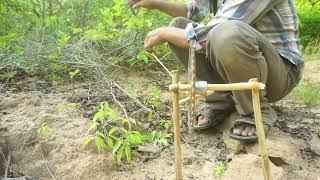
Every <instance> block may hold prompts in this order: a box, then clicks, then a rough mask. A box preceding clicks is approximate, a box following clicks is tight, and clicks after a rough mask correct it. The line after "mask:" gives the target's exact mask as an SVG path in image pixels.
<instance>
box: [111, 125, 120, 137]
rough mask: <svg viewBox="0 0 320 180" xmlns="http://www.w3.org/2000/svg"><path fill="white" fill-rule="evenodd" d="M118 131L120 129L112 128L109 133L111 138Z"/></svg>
mask: <svg viewBox="0 0 320 180" xmlns="http://www.w3.org/2000/svg"><path fill="white" fill-rule="evenodd" d="M116 130H118V128H116V127H113V128H111V129H110V131H109V136H111V135H112V134H113V133H114V132H115V131H116Z"/></svg>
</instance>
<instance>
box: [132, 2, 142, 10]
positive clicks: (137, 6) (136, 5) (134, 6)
mask: <svg viewBox="0 0 320 180" xmlns="http://www.w3.org/2000/svg"><path fill="white" fill-rule="evenodd" d="M143 2H144V1H142V2H138V3H135V4H134V5H133V6H132V9H137V8H140V7H143V6H144V3H143Z"/></svg>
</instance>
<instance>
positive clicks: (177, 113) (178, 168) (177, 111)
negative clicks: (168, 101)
mask: <svg viewBox="0 0 320 180" xmlns="http://www.w3.org/2000/svg"><path fill="white" fill-rule="evenodd" d="M172 75H173V77H172V82H173V84H177V83H178V82H179V71H172ZM173 121H174V122H173V128H174V145H175V165H176V167H175V168H176V180H182V164H181V146H180V144H181V142H180V134H181V132H180V107H179V91H177V90H176V91H173Z"/></svg>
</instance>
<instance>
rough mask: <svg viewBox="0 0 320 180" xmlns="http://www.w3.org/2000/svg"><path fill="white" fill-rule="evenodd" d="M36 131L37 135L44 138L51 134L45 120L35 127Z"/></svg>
mask: <svg viewBox="0 0 320 180" xmlns="http://www.w3.org/2000/svg"><path fill="white" fill-rule="evenodd" d="M37 132H38V135H39V136H41V137H44V138H47V137H49V136H50V135H51V134H52V132H53V129H52V128H50V127H49V126H48V124H47V123H46V122H44V123H42V124H41V125H40V127H39V128H38V129H37Z"/></svg>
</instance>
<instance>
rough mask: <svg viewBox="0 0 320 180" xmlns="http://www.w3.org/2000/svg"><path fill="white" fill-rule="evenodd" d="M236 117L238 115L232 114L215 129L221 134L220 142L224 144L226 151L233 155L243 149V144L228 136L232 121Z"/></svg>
mask: <svg viewBox="0 0 320 180" xmlns="http://www.w3.org/2000/svg"><path fill="white" fill-rule="evenodd" d="M238 117H239V115H238V113H236V112H235V113H232V114H231V115H230V116H229V117H228V118H227V119H225V120H224V122H223V123H222V124H220V125H219V126H218V127H217V129H218V130H219V131H221V132H223V136H222V140H223V142H224V143H225V144H226V147H227V149H228V150H230V151H231V152H233V153H238V152H240V151H241V150H243V148H244V143H242V142H240V141H237V140H235V139H232V138H231V137H230V136H229V134H228V133H229V131H230V129H231V128H232V126H233V123H234V121H235V120H236V119H237V118H238Z"/></svg>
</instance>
